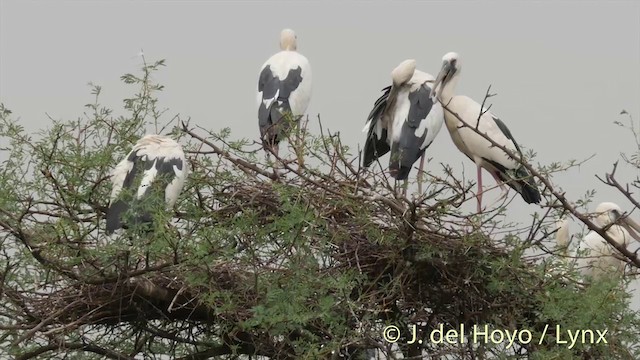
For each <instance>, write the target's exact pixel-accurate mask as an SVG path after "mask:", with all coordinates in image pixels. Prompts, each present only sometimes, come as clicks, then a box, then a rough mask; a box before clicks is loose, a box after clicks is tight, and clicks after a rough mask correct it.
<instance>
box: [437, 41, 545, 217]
mask: <svg viewBox="0 0 640 360" xmlns="http://www.w3.org/2000/svg"><path fill="white" fill-rule="evenodd" d="M442 61H443V63H442V69H441V70H440V73H439V74H438V76H437V77H436V81H435V84H434V85H433V88H432V91H431V95H432V96H435V95H436V94H437V98H438V100H440V102H441V103H442V104H444V106H446V108H447V109H445V112H444V119H445V124H446V125H447V129H448V130H449V134H450V135H451V139H452V140H453V143H454V144H455V145H456V147H457V148H458V150H460V151H461V152H462V153H463V154H465V155H466V156H467V157H468V158H469V159H471V160H472V161H473V162H475V164H476V167H477V173H478V195H477V199H478V213H481V212H482V169H483V168H484V169H486V170H487V171H488V172H489V173H490V174H491V175H492V176H493V178H494V179H495V181H496V183H497V184H498V185H499V186H500V189H501V190H502V192H501V196H500V199H503V198H505V197H506V196H507V194H508V191H509V190H508V189H507V188H506V187H505V186H504V184H505V183H506V184H507V185H509V186H510V187H511V188H513V189H514V190H515V191H517V192H518V193H520V195H522V198H523V199H524V201H525V202H527V203H528V204H531V203H536V204H538V203H540V200H541V199H540V192H539V191H538V188H537V186H536V183H535V181H534V180H533V178H532V177H531V174H530V173H529V171H528V170H527V169H526V168H525V167H524V166H522V165H521V164H520V163H519V162H518V161H517V160H516V159H514V158H512V157H511V156H509V155H508V154H507V153H506V152H505V151H503V150H502V149H500V148H497V147H495V146H493V144H492V143H491V142H490V141H489V140H487V139H486V138H484V137H483V136H482V135H480V134H478V133H477V132H476V131H475V129H477V130H478V131H479V132H481V133H484V134H486V135H487V136H488V137H489V138H490V139H492V140H493V141H494V142H495V143H497V144H499V145H501V146H504V147H505V148H506V149H508V150H510V151H511V152H512V153H514V154H518V155H520V157H522V152H521V151H520V147H519V146H518V144H517V143H516V140H515V139H514V138H513V135H511V131H509V128H507V125H505V123H504V122H502V120H500V119H499V118H498V117H497V116H495V115H493V114H492V113H491V112H489V111H488V110H485V109H483V108H482V106H481V105H480V104H478V103H477V102H475V101H473V100H472V99H470V98H469V97H467V96H464V95H455V94H454V90H455V87H456V84H457V83H458V80H459V79H460V70H461V68H462V67H461V64H460V58H459V56H458V54H456V53H454V52H450V53H447V54H446V55H444V57H443V58H442ZM438 86H440V87H439V89H438ZM438 90H439V91H438ZM454 114H457V115H458V117H460V119H462V121H464V123H466V125H465V124H463V123H462V122H461V121H460V120H459V119H458V118H457V117H456V116H455V115H454ZM473 128H475V129H473Z"/></svg>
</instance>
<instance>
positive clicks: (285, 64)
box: [257, 29, 311, 154]
mask: <svg viewBox="0 0 640 360" xmlns="http://www.w3.org/2000/svg"><path fill="white" fill-rule="evenodd" d="M280 48H281V50H282V51H280V52H278V53H276V54H275V55H273V56H271V57H270V58H269V60H267V61H266V62H265V63H264V65H262V68H261V69H260V76H259V79H258V94H257V100H258V124H259V126H260V136H261V138H262V141H263V144H264V146H270V147H272V148H273V150H274V152H275V153H276V154H277V153H278V143H279V142H280V141H281V140H282V137H283V136H284V134H285V133H286V131H287V130H288V128H289V126H288V125H289V124H288V122H286V121H283V120H284V118H285V117H286V116H287V114H290V115H291V116H292V117H293V120H294V121H298V120H299V119H300V117H301V116H302V115H304V113H305V111H306V110H307V107H308V106H309V101H310V100H311V65H310V64H309V60H307V58H306V57H305V56H304V55H302V54H300V53H299V52H297V37H296V34H295V33H294V32H293V30H290V29H284V30H282V32H281V34H280Z"/></svg>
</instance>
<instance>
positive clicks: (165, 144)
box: [106, 135, 189, 234]
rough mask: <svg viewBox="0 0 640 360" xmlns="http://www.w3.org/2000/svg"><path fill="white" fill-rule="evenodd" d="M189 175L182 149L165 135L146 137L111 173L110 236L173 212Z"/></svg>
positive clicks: (108, 221) (107, 227)
mask: <svg viewBox="0 0 640 360" xmlns="http://www.w3.org/2000/svg"><path fill="white" fill-rule="evenodd" d="M188 173H189V167H188V164H187V159H186V157H185V155H184V151H182V147H181V146H180V144H178V143H177V142H176V141H174V140H173V139H171V138H169V137H167V136H162V135H146V136H144V137H143V138H141V139H140V140H138V142H137V143H136V144H135V145H134V146H133V149H131V151H130V152H129V154H127V157H126V158H124V159H123V160H122V161H120V163H118V165H116V167H115V168H114V169H113V171H112V173H111V183H112V185H113V188H112V190H111V201H110V206H109V209H108V211H107V226H106V232H107V234H112V233H113V232H114V231H116V230H117V229H120V228H123V227H124V228H126V227H131V226H132V225H134V224H141V223H149V222H152V221H153V218H154V216H153V214H152V213H153V212H154V211H158V209H159V208H160V209H162V208H164V207H166V208H171V207H173V205H174V204H175V202H176V200H178V196H179V195H180V192H181V191H182V187H183V186H184V182H185V179H186V178H187V175H188Z"/></svg>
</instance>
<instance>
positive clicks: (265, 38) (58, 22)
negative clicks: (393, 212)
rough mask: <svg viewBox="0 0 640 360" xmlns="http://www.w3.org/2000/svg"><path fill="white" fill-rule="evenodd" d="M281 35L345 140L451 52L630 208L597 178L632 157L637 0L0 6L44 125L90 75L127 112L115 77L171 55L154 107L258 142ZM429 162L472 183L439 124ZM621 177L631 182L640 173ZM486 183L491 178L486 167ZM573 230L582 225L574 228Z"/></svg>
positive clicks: (531, 136)
mask: <svg viewBox="0 0 640 360" xmlns="http://www.w3.org/2000/svg"><path fill="white" fill-rule="evenodd" d="M285 27H290V28H292V29H294V30H295V31H296V33H297V34H298V50H299V51H300V52H301V53H302V54H304V55H305V56H307V58H308V59H309V61H310V62H311V66H312V70H313V96H312V100H311V105H310V106H309V109H308V113H309V114H311V116H312V118H314V119H315V117H316V115H317V114H318V113H320V114H321V116H322V120H323V124H324V126H325V127H328V128H329V129H330V130H331V131H334V132H335V131H340V133H341V134H342V139H343V142H345V143H346V144H348V145H351V146H352V147H356V146H357V145H358V144H361V145H362V144H363V143H364V142H363V139H364V134H362V133H361V132H360V131H361V129H362V127H363V125H364V122H365V118H366V116H367V114H368V112H369V110H370V109H371V106H372V105H373V102H374V101H375V99H376V98H377V97H378V96H379V95H380V89H381V88H382V87H384V86H387V85H388V84H389V83H390V72H391V70H392V69H393V68H394V67H395V66H396V65H397V64H398V63H399V62H400V61H402V60H404V59H407V58H415V59H416V60H417V62H418V68H419V69H421V70H423V71H426V72H429V73H431V74H433V75H434V76H435V75H436V74H437V72H438V71H439V69H440V65H441V58H442V56H443V55H444V54H445V53H446V52H448V51H456V52H458V53H459V54H460V56H461V64H462V67H463V69H462V75H461V80H460V83H459V84H458V88H457V93H458V94H465V95H468V96H470V97H472V98H474V99H475V100H476V101H478V102H481V101H482V97H483V96H484V94H485V91H486V89H487V87H488V86H489V85H492V91H493V92H496V93H497V94H498V96H496V97H493V98H492V99H491V103H493V107H492V111H493V112H494V113H495V114H496V115H498V116H499V117H500V118H502V119H503V120H504V121H505V122H506V124H507V125H508V126H509V128H510V129H511V131H512V133H513V134H514V136H515V138H516V140H517V141H518V142H519V143H520V144H521V145H522V146H524V147H526V148H531V149H534V150H535V151H536V152H537V154H538V157H537V159H536V160H535V162H536V163H540V164H549V163H551V162H554V161H567V160H569V159H584V158H587V157H589V156H590V155H592V154H596V156H595V157H594V158H593V159H592V160H590V161H589V162H588V163H586V164H585V165H583V166H582V167H581V168H579V169H574V170H572V171H570V172H568V173H564V174H561V175H558V176H556V177H555V178H554V182H555V183H556V184H557V185H559V186H560V187H562V188H563V189H564V190H565V191H566V192H567V195H568V197H569V198H570V199H572V200H575V199H577V198H578V197H580V196H581V195H582V194H583V193H584V192H585V191H586V190H588V189H596V190H597V195H596V197H595V199H594V202H595V204H597V203H599V202H601V201H614V202H617V203H618V204H620V205H621V206H622V208H623V209H631V207H630V204H629V203H628V202H626V201H625V200H624V199H623V197H622V196H620V195H619V194H618V193H617V192H616V191H614V190H612V189H609V188H607V187H605V186H604V185H602V184H601V183H600V182H599V181H598V180H597V179H596V178H595V177H594V175H595V174H600V175H602V174H604V173H605V172H608V171H610V170H611V165H612V163H613V162H614V161H616V160H617V159H618V158H619V153H620V152H629V151H632V150H633V149H634V142H633V138H632V137H631V135H630V133H629V132H627V131H625V130H623V129H621V128H619V127H617V126H615V125H613V121H616V120H619V121H625V122H626V121H627V118H626V117H624V116H621V115H619V113H620V111H621V110H622V109H626V110H627V111H628V112H629V113H631V114H632V115H633V116H634V119H635V120H636V121H637V120H638V119H639V118H640V2H638V1H557V0H556V1H535V2H524V1H482V2H480V1H394V2H390V1H352V2H350V1H328V0H323V1H295V2H293V1H286V2H285V1H281V2H275V1H23V0H22V1H17V0H16V1H13V0H11V1H10V0H0V101H1V102H3V103H4V104H5V105H6V106H7V107H8V108H9V109H11V110H12V111H13V114H14V116H15V117H17V118H19V119H20V121H21V122H22V124H23V125H24V126H25V127H26V128H27V129H29V130H36V129H40V128H43V127H46V126H48V125H49V124H50V120H49V119H48V117H47V116H46V114H45V112H46V113H47V114H49V115H50V116H51V117H53V118H55V119H75V118H77V117H78V116H80V115H81V114H82V112H83V111H84V108H83V105H84V104H86V103H89V102H91V101H92V98H93V97H92V95H90V92H89V91H90V88H89V87H88V86H87V83H88V82H89V81H92V82H94V83H96V84H99V85H101V86H103V97H102V103H103V104H106V105H109V106H111V107H114V108H115V110H116V114H119V113H123V111H122V99H123V98H124V97H126V96H129V95H130V94H132V92H133V91H134V88H132V87H131V86H125V85H124V84H123V83H122V82H121V81H120V79H119V77H120V76H121V75H122V74H124V73H127V72H132V73H136V74H137V73H138V71H139V68H140V66H141V64H142V61H141V58H140V57H139V56H138V53H139V52H140V49H143V50H144V54H145V56H146V58H147V60H148V61H155V60H158V59H166V60H167V62H166V63H167V67H166V68H162V69H161V71H160V72H158V73H156V75H155V79H156V80H157V81H158V82H160V83H162V84H164V85H165V86H166V89H165V91H164V92H163V93H162V94H161V103H160V105H161V107H168V108H169V114H175V113H180V114H181V115H183V116H185V117H186V116H191V117H192V121H193V122H194V123H197V124H199V125H201V126H204V127H206V128H210V129H214V130H218V129H221V128H223V127H230V128H231V130H232V136H234V137H236V138H240V137H247V138H254V139H257V138H258V134H259V132H258V125H257V119H256V114H257V106H256V96H255V92H256V84H257V78H258V71H259V69H260V66H261V65H262V64H263V63H264V61H265V60H266V59H267V58H268V57H269V56H271V55H272V54H273V53H275V52H277V51H278V50H279V48H278V41H279V32H280V30H281V29H282V28H285ZM428 156H429V157H432V158H433V160H432V162H431V163H430V164H429V165H427V170H429V171H431V170H434V171H435V172H436V173H438V172H440V170H439V169H440V166H439V163H449V164H451V165H452V166H453V167H454V168H455V170H456V173H458V174H461V173H462V172H463V171H464V172H465V174H466V176H467V177H472V178H473V177H474V176H475V167H474V165H473V164H472V163H471V162H470V161H469V160H468V159H467V158H466V157H464V156H463V155H462V154H461V153H459V152H458V150H457V149H456V148H455V146H454V145H453V143H452V142H451V139H450V137H449V134H448V131H447V130H446V128H445V127H444V126H443V128H442V131H441V132H440V135H439V136H438V138H436V140H435V142H434V143H433V144H432V146H431V147H430V149H429V150H428ZM387 161H388V158H387V157H385V158H383V160H382V162H383V163H384V164H386V163H387ZM621 171H622V172H621V173H620V175H621V176H622V175H624V176H625V177H624V178H621V179H622V180H630V179H631V176H635V175H636V170H630V169H628V168H627V169H622V170H621ZM414 175H415V172H413V174H412V176H414ZM484 179H485V180H486V181H485V185H493V179H492V178H491V176H490V175H489V174H487V173H485V174H484ZM498 194H499V191H498V190H495V191H493V195H488V196H486V197H485V199H486V203H487V204H488V203H489V202H490V201H492V199H493V198H494V197H495V196H494V195H498ZM510 194H513V191H511V192H510ZM595 204H594V205H593V206H592V209H593V208H594V207H595ZM470 205H471V206H470V209H475V204H474V203H473V202H471V204H470ZM535 211H540V208H539V207H537V206H535V205H527V204H525V203H524V202H523V201H522V200H521V199H520V198H519V197H518V198H516V199H515V200H514V201H513V202H512V203H511V204H510V205H509V212H510V215H509V218H510V219H511V220H516V221H522V222H529V221H530V219H529V217H530V216H531V214H533V213H534V212H535ZM633 215H634V216H635V218H636V219H638V218H640V214H638V211H636V212H634V214H633ZM579 230H580V227H579V226H578V225H577V224H575V223H573V224H572V228H571V231H572V233H575V232H578V231H579ZM634 303H635V304H634V306H635V307H638V306H640V305H639V304H640V301H638V299H636V301H634Z"/></svg>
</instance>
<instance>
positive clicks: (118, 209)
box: [106, 200, 129, 235]
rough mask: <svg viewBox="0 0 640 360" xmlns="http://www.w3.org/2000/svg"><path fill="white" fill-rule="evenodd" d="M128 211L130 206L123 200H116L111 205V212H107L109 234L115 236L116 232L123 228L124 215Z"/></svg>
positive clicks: (107, 230)
mask: <svg viewBox="0 0 640 360" xmlns="http://www.w3.org/2000/svg"><path fill="white" fill-rule="evenodd" d="M128 209H129V206H127V204H126V203H125V202H124V201H122V200H116V202H114V203H113V204H111V206H110V207H109V210H107V228H106V232H107V234H109V235H110V234H113V232H114V231H116V230H118V229H120V228H122V214H124V213H125V212H126V211H127V210H128Z"/></svg>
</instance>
